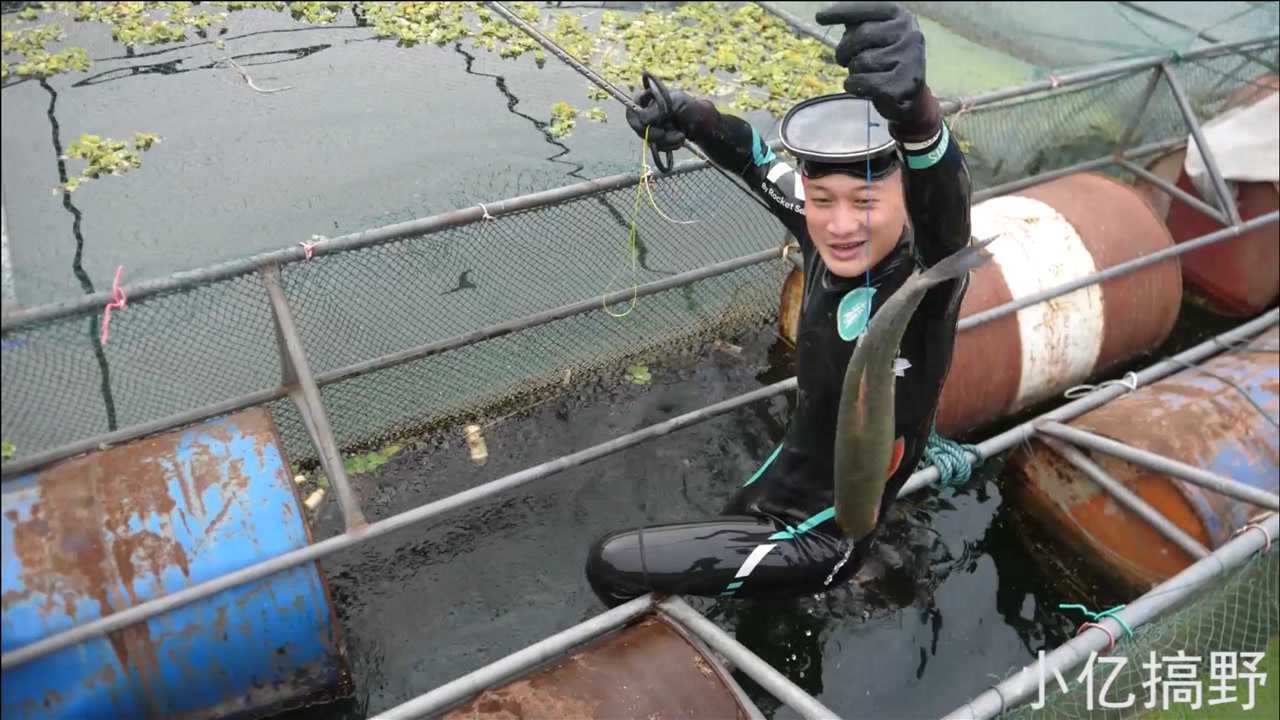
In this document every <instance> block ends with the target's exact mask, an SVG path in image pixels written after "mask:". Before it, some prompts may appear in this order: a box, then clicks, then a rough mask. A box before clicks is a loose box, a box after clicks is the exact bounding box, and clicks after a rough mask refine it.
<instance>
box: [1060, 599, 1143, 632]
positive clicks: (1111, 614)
mask: <svg viewBox="0 0 1280 720" xmlns="http://www.w3.org/2000/svg"><path fill="white" fill-rule="evenodd" d="M1058 609H1059V610H1079V611H1080V612H1082V613H1084V615H1085V617H1087V618H1089V622H1095V623H1096V622H1102V619H1103V618H1111V619H1112V620H1115V621H1116V623H1117V624H1119V625H1120V627H1122V628H1124V634H1125V635H1128V636H1129V637H1133V628H1131V627H1129V623H1127V622H1125V621H1124V620H1122V619H1121V618H1120V616H1119V615H1116V613H1118V612H1120V611H1121V610H1123V609H1124V605H1117V606H1115V607H1113V608H1111V609H1110V610H1103V611H1102V612H1098V613H1096V612H1093V611H1092V610H1090V609H1089V608H1087V607H1085V606H1084V605H1080V604H1076V603H1070V604H1068V603H1062V604H1059V605H1058Z"/></svg>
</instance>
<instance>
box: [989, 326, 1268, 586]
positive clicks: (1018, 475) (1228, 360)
mask: <svg viewBox="0 0 1280 720" xmlns="http://www.w3.org/2000/svg"><path fill="white" fill-rule="evenodd" d="M1278 344H1280V329H1277V328H1272V329H1271V330H1270V331H1267V332H1265V333H1263V334H1261V335H1259V336H1258V337H1256V338H1254V339H1253V340H1252V341H1251V342H1249V343H1248V344H1246V345H1244V346H1242V347H1240V348H1238V349H1235V350H1232V351H1228V352H1225V353H1223V354H1221V355H1219V356H1217V357H1215V358H1213V359H1211V360H1209V361H1207V362H1204V363H1202V364H1201V365H1200V366H1198V368H1189V369H1187V370H1184V371H1181V372H1179V373H1177V374H1175V375H1171V376H1169V377H1167V378H1165V379H1163V380H1160V381H1159V382H1156V383H1153V384H1152V385H1150V386H1148V387H1144V388H1141V389H1139V390H1137V391H1136V392H1133V393H1130V394H1127V395H1124V396H1122V397H1120V398H1118V399H1116V400H1114V401H1112V402H1110V403H1108V404H1107V405H1104V406H1102V407H1100V408H1098V409H1097V410H1094V411H1092V412H1089V413H1086V414H1084V415H1082V416H1080V417H1079V418H1077V419H1075V420H1073V421H1071V422H1070V423H1068V425H1071V426H1073V427H1076V428H1079V429H1081V430H1087V431H1089V432H1091V433H1094V434H1097V435H1101V436H1103V437H1107V438H1110V439H1112V440H1117V441H1120V442H1122V443H1125V444H1127V445H1131V446H1133V447H1136V448H1139V449H1142V450H1147V451H1149V452H1153V453H1157V454H1160V455H1164V456H1166V457H1169V458H1172V459H1174V460H1178V461H1181V462H1183V463H1187V464H1189V465H1193V466H1196V467H1199V468H1203V469H1205V470H1209V471H1211V472H1215V473H1218V474H1219V475H1223V476H1226V477H1230V478H1232V479H1234V480H1237V481H1240V482H1243V483H1247V484H1249V485H1252V486H1254V487H1256V488H1259V489H1262V490H1266V491H1269V492H1272V493H1275V492H1277V489H1278V488H1280V434H1278V433H1277V431H1276V426H1275V425H1274V424H1273V422H1274V421H1275V419H1276V417H1277V414H1280V368H1278V367H1277V362H1276V357H1277V355H1276V350H1277V345H1278ZM1224 380H1229V381H1230V383H1234V386H1233V385H1232V384H1230V383H1228V382H1224ZM1246 394H1247V397H1246ZM1250 399H1252V401H1253V402H1250ZM1255 402H1256V403H1257V406H1255V405H1254V403H1255ZM1268 416H1269V417H1270V419H1268ZM1088 455H1089V457H1090V459H1091V460H1093V462H1095V463H1096V464H1098V465H1099V466H1101V467H1102V468H1103V470H1105V471H1106V472H1107V473H1108V474H1110V475H1111V476H1112V477H1113V478H1115V479H1116V480H1118V481H1120V482H1121V483H1123V484H1124V485H1125V486H1126V487H1127V488H1129V489H1130V490H1131V491H1133V492H1134V493H1136V494H1137V495H1138V496H1139V497H1141V498H1142V499H1143V500H1146V501H1147V503H1149V504H1150V505H1151V506H1153V507H1154V508H1156V509H1157V510H1159V511H1160V513H1161V514H1163V515H1164V516H1165V517H1167V518H1168V519H1169V520H1171V521H1172V522H1173V523H1175V524H1176V525H1178V527H1180V528H1181V529H1182V530H1184V531H1186V532H1187V533H1188V534H1189V535H1191V536H1192V537H1193V538H1195V539H1196V540H1197V541H1198V542H1199V543H1200V544H1201V545H1203V546H1205V547H1206V548H1209V549H1214V548H1217V547H1219V546H1221V545H1222V544H1223V543H1225V542H1226V541H1228V540H1230V539H1231V537H1232V535H1233V533H1235V532H1236V531H1237V530H1238V529H1239V528H1241V527H1243V526H1244V525H1245V524H1247V523H1248V521H1249V518H1250V517H1252V516H1253V515H1254V514H1255V513H1257V512H1259V511H1260V509H1259V508H1257V507H1254V506H1252V505H1249V504H1247V503H1243V502H1240V501H1238V500H1232V499H1230V498H1228V497H1226V496H1223V495H1220V494H1217V493H1214V492H1212V491H1210V490H1206V489H1203V488H1201V487H1200V486H1198V485H1192V484H1190V483H1186V482H1183V481H1181V480H1176V479H1173V478H1170V477H1169V476H1167V475H1164V474H1162V473H1158V472H1154V471H1151V470H1148V469H1146V468H1142V467H1139V466H1137V465H1133V464H1131V463H1128V462H1125V461H1124V460H1120V459H1117V458H1113V457H1110V456H1108V455H1105V454H1101V453H1096V452H1088ZM1005 473H1006V476H1005V477H1006V482H1005V486H1004V487H1005V493H1006V495H1007V497H1008V498H1009V500H1010V502H1012V503H1014V504H1015V505H1016V506H1017V507H1018V508H1019V509H1020V510H1021V511H1022V513H1023V515H1025V516H1027V517H1028V518H1029V519H1030V520H1031V521H1032V522H1034V523H1035V524H1036V525H1038V526H1040V527H1041V528H1042V529H1043V530H1045V532H1044V533H1042V535H1043V536H1044V537H1047V538H1052V541H1053V543H1054V545H1056V550H1057V552H1059V553H1060V554H1067V555H1069V556H1071V557H1073V558H1079V559H1080V560H1081V561H1082V562H1084V563H1085V565H1086V566H1087V567H1089V568H1091V569H1092V570H1094V571H1095V572H1096V574H1097V575H1098V577H1100V578H1102V579H1104V580H1106V581H1107V582H1108V583H1109V584H1111V585H1112V586H1113V587H1116V588H1121V589H1123V591H1124V592H1125V593H1126V596H1136V595H1138V594H1141V593H1142V592H1146V591H1147V590H1148V589H1150V588H1151V587H1152V586H1153V585H1155V584H1157V583H1159V582H1161V581H1163V580H1165V579H1167V578H1169V577H1171V576H1172V575H1174V574H1176V573H1177V572H1179V571H1180V570H1182V569H1183V568H1185V567H1186V566H1187V565H1189V564H1191V563H1192V562H1193V561H1194V560H1195V558H1192V557H1191V556H1190V554H1189V553H1188V552H1187V551H1185V550H1183V549H1182V548H1180V547H1179V546H1178V545H1176V544H1174V543H1173V542H1171V541H1170V540H1167V539H1166V538H1165V536H1163V535H1161V534H1160V533H1159V532H1157V531H1156V530H1155V529H1153V528H1152V527H1151V526H1150V525H1148V524H1146V523H1145V522H1144V521H1143V520H1142V519H1141V518H1140V517H1139V516H1138V515H1136V514H1135V513H1134V512H1133V511H1131V510H1128V509H1126V508H1125V507H1124V506H1122V505H1121V504H1119V503H1118V502H1116V501H1115V500H1114V499H1112V497H1111V495H1110V494H1108V493H1107V492H1106V491H1104V490H1103V489H1102V488H1101V487H1099V486H1098V485H1097V484H1096V483H1094V482H1093V481H1092V480H1090V479H1089V478H1088V477H1087V476H1085V475H1084V474H1083V473H1081V472H1080V471H1079V470H1077V469H1076V468H1075V467H1074V466H1073V465H1071V464H1070V463H1069V462H1067V461H1066V460H1064V459H1062V458H1061V457H1060V456H1058V455H1057V454H1056V453H1055V452H1054V451H1053V450H1051V449H1050V448H1048V447H1047V446H1045V445H1044V444H1043V443H1041V442H1039V441H1034V440H1033V441H1032V442H1031V444H1030V445H1029V446H1027V447H1023V448H1020V449H1018V450H1016V451H1014V452H1013V453H1012V454H1011V455H1010V456H1009V460H1008V464H1007V465H1006V469H1005Z"/></svg>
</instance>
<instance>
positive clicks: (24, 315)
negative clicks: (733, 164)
mask: <svg viewBox="0 0 1280 720" xmlns="http://www.w3.org/2000/svg"><path fill="white" fill-rule="evenodd" d="M706 165H707V163H705V162H703V161H701V160H684V161H681V162H679V163H676V165H675V167H674V168H672V170H671V172H669V173H667V174H666V175H663V176H660V178H659V179H661V178H666V177H671V176H674V175H683V174H686V173H690V172H696V171H698V170H702V169H704V168H705V167H706ZM638 182H640V174H639V173H634V172H628V173H619V174H617V175H609V176H607V177H602V178H597V179H594V180H585V181H583V182H580V183H574V184H572V185H564V186H562V187H558V188H552V189H550V190H542V191H539V192H535V193H528V194H526V195H518V196H516V197H513V198H508V199H506V200H496V201H493V202H489V203H484V204H483V207H482V206H481V204H480V203H477V204H476V205H475V206H474V207H467V208H462V209H458V210H450V211H448V212H442V213H436V214H434V215H428V216H426V217H423V218H418V219H415V220H406V221H405V222H401V223H392V224H391V225H383V226H382V227H377V228H372V229H369V230H362V231H360V232H356V233H350V234H347V235H341V236H339V237H335V238H325V239H322V240H319V241H317V242H316V243H314V244H312V245H311V246H310V247H311V250H312V254H313V256H317V257H318V256H320V255H328V254H331V253H339V252H345V251H348V250H358V249H360V248H366V247H371V246H374V245H383V244H386V243H389V242H394V241H396V240H403V239H404V238H407V237H413V236H414V235H425V234H428V233H434V232H439V231H441V230H447V229H450V228H455V227H461V226H464V225H470V224H473V223H476V222H479V221H481V220H484V219H485V213H486V211H487V212H488V216H489V217H494V218H496V217H501V216H503V215H511V214H514V213H517V212H521V211H524V210H530V209H533V208H539V207H543V206H545V205H552V204H555V203H562V202H566V201H569V200H577V199H579V198H583V197H587V196H590V195H595V194H597V193H602V192H608V191H611V190H618V189H621V188H627V187H634V186H635V185H636V184H637V183H638ZM306 258H307V253H306V250H305V249H303V248H301V247H299V246H297V245H291V246H289V247H287V248H283V249H281V250H272V251H270V252H266V253H259V254H257V255H251V256H249V257H246V258H239V259H237V260H229V261H227V262H224V263H218V264H216V265H210V266H208V267H204V268H199V269H196V270H187V271H183V272H179V273H174V274H172V275H169V276H168V277H164V278H158V279H155V280H144V281H141V282H137V283H131V284H128V285H125V286H124V288H123V289H124V291H125V293H126V294H127V295H128V297H129V301H130V302H137V301H139V300H142V299H144V298H147V297H150V296H152V295H157V294H160V293H166V292H172V291H175V290H182V289H184V288H187V287H189V286H192V285H196V284H200V283H209V282H215V281H217V280H226V279H228V278H233V277H238V276H240V275H246V274H248V273H252V272H257V271H258V270H260V269H261V268H263V267H265V266H267V265H271V264H278V265H285V264H288V263H293V262H298V261H301V260H306ZM110 300H111V292H110V291H102V292H97V293H93V294H91V295H82V296H80V297H77V298H73V299H71V300H64V301H62V302H55V303H49V304H47V305H40V306H37V307H33V308H24V309H20V310H15V311H13V312H11V313H8V314H6V315H4V316H3V317H0V332H10V331H12V330H17V329H20V328H23V327H26V326H28V325H32V324H34V323H40V322H47V321H49V320H56V319H58V318H62V317H66V316H68V315H75V314H77V313H80V312H84V311H86V310H94V311H96V310H99V309H101V308H102V306H103V305H105V304H106V303H107V302H109V301H110Z"/></svg>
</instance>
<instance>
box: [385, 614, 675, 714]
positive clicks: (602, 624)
mask: <svg viewBox="0 0 1280 720" xmlns="http://www.w3.org/2000/svg"><path fill="white" fill-rule="evenodd" d="M651 607H653V596H652V595H644V596H642V597H638V598H636V599H635V600H631V601H630V602H626V603H623V604H622V605H619V606H618V607H616V608H613V609H612V610H608V611H607V612H603V613H601V614H599V615H596V616H595V617H593V618H591V619H589V620H584V621H583V622H580V623H578V624H577V625H574V626H573V627H571V628H568V629H565V630H562V631H560V632H558V633H556V634H555V635H552V636H551V637H549V638H546V639H544V640H540V641H538V642H536V643H534V644H532V645H530V646H528V647H526V648H523V649H521V650H518V651H516V652H514V653H511V654H510V655H507V656H506V657H504V658H502V659H501V660H498V661H497V662H493V663H490V664H488V665H485V666H484V667H482V668H480V669H479V670H476V671H474V672H470V673H467V674H466V675H464V676H462V677H460V678H458V679H457V680H454V681H452V682H449V683H445V684H444V685H441V686H440V687H438V688H435V689H434V690H432V691H430V692H428V693H424V694H422V695H419V696H418V697H416V698H414V699H412V700H409V701H408V702H404V703H401V704H400V705H397V706H395V707H393V708H391V709H389V710H383V711H382V712H380V713H378V714H377V715H375V716H374V720H401V718H417V717H424V716H428V715H435V714H436V713H439V712H443V711H445V710H448V709H449V708H450V707H451V706H453V705H456V704H458V703H460V702H462V701H463V700H466V699H467V698H469V697H472V696H474V695H476V694H478V693H480V692H483V691H484V690H485V689H486V688H488V687H491V686H493V685H496V684H498V683H500V682H503V681H505V680H508V679H510V678H513V677H515V676H516V675H519V674H520V673H522V672H526V671H528V670H531V669H533V668H535V667H537V666H538V665H540V664H542V663H544V662H546V661H547V660H551V659H552V658H555V657H558V656H560V655H563V654H564V653H566V652H568V651H569V650H571V649H572V648H574V647H576V646H578V645H581V644H582V643H584V642H587V641H589V640H591V639H592V638H595V637H597V636H600V635H603V634H605V633H607V632H609V631H610V630H615V629H617V628H620V627H622V626H623V625H626V624H627V623H628V622H630V621H631V620H634V619H635V618H637V617H639V616H641V615H643V614H645V613H646V612H648V611H649V609H650V608H651Z"/></svg>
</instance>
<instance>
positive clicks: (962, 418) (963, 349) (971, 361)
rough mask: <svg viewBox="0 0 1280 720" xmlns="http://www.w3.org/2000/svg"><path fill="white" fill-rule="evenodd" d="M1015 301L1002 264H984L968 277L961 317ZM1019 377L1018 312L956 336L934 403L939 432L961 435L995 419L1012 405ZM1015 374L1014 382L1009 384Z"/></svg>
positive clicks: (1020, 370)
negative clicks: (949, 369)
mask: <svg viewBox="0 0 1280 720" xmlns="http://www.w3.org/2000/svg"><path fill="white" fill-rule="evenodd" d="M1011 300H1013V293H1012V292H1011V291H1010V290H1009V285H1008V283H1006V282H1005V279H1004V274H1003V273H1002V272H1001V270H1000V267H999V266H998V265H997V264H996V263H994V262H991V263H987V264H985V265H983V266H982V267H979V268H978V269H977V270H975V271H973V273H972V274H971V275H970V281H969V289H968V290H967V291H966V292H965V296H964V302H963V303H962V304H961V305H960V317H961V318H964V317H967V316H969V315H973V314H975V313H979V312H982V311H984V310H989V309H991V308H993V307H997V306H999V305H1003V304H1005V303H1007V302H1010V301H1011ZM1021 375H1022V339H1021V337H1020V336H1019V332H1018V318H1017V315H1013V314H1010V315H1006V316H1005V317H1002V318H999V319H997V320H993V321H991V322H989V323H986V324H984V325H979V326H978V327H975V328H970V329H969V330H966V331H964V332H962V333H959V334H958V335H957V336H956V344H955V351H954V352H953V354H952V359H951V371H950V372H949V373H948V374H947V382H946V384H944V385H943V387H942V398H941V399H940V400H939V402H938V432H941V433H942V434H944V435H952V434H955V433H959V432H961V431H963V430H966V429H968V428H971V427H974V426H976V425H981V424H982V423H985V422H987V421H990V420H994V419H995V418H996V417H998V416H999V415H1000V414H1001V413H1002V412H1004V410H1005V409H1006V408H1008V407H1010V406H1011V405H1013V402H1014V400H1015V399H1016V397H1017V394H1018V383H1017V381H1016V379H1017V378H1018V377H1021ZM1009 378H1014V382H1009Z"/></svg>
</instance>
